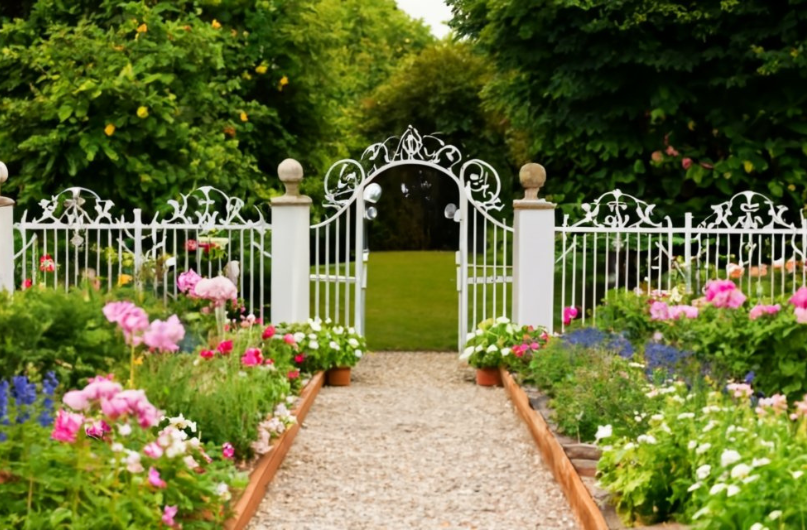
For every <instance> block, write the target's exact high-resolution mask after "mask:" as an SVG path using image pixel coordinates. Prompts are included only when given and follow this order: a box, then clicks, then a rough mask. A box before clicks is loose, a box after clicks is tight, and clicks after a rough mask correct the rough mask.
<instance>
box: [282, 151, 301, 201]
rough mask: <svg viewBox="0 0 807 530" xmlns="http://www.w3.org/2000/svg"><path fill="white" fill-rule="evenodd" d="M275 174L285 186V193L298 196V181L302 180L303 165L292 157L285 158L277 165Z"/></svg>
mask: <svg viewBox="0 0 807 530" xmlns="http://www.w3.org/2000/svg"><path fill="white" fill-rule="evenodd" d="M277 174H278V176H280V180H281V181H282V182H283V184H284V185H285V186H286V195H287V196H291V197H298V196H299V195H300V182H302V180H303V166H301V165H300V163H299V162H298V161H296V160H294V159H293V158H287V159H286V160H284V161H283V162H281V163H280V165H279V166H278V167H277Z"/></svg>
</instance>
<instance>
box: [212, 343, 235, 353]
mask: <svg viewBox="0 0 807 530" xmlns="http://www.w3.org/2000/svg"><path fill="white" fill-rule="evenodd" d="M216 349H217V350H218V351H219V353H221V354H222V355H227V354H229V353H230V352H231V351H233V341H231V340H223V341H221V342H220V343H219V345H218V346H217V347H216Z"/></svg>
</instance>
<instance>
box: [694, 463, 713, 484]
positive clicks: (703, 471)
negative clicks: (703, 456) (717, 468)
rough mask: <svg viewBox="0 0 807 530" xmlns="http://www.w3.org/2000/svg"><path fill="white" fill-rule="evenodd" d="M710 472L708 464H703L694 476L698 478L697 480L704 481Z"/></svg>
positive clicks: (710, 468)
mask: <svg viewBox="0 0 807 530" xmlns="http://www.w3.org/2000/svg"><path fill="white" fill-rule="evenodd" d="M711 472H712V466H710V465H709V464H704V465H702V466H701V467H699V468H698V469H697V470H696V471H695V475H696V476H697V477H698V480H705V479H706V477H708V476H709V473H711Z"/></svg>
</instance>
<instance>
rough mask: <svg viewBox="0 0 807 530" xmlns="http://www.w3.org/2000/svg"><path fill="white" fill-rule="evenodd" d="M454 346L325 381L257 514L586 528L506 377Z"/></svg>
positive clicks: (307, 522)
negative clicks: (346, 383) (516, 406)
mask: <svg viewBox="0 0 807 530" xmlns="http://www.w3.org/2000/svg"><path fill="white" fill-rule="evenodd" d="M472 378H473V371H472V370H471V369H469V368H468V367H467V366H463V365H461V364H460V363H459V362H458V361H457V358H456V355H455V354H451V353H377V354H371V355H369V356H367V357H365V359H363V360H362V362H361V363H360V364H359V366H358V367H357V368H355V369H354V370H353V383H352V386H350V387H346V388H334V387H325V388H323V389H322V391H321V392H320V394H319V396H317V399H316V401H315V403H314V406H313V407H312V409H311V411H310V412H309V413H308V417H307V418H306V421H305V423H304V425H303V429H302V430H301V431H300V433H299V434H298V435H297V439H296V440H295V442H294V445H293V446H292V448H291V450H290V451H289V454H288V456H287V457H286V461H285V462H284V463H283V466H282V467H281V469H280V471H279V473H278V475H277V476H276V477H275V479H274V481H273V482H272V484H271V486H270V487H269V490H268V492H267V495H266V498H265V499H264V501H263V503H262V504H261V506H260V508H259V510H258V513H257V514H256V515H255V517H254V518H253V522H252V524H251V525H250V527H249V528H250V529H251V530H258V529H270V528H271V529H273V530H274V529H294V530H298V529H299V530H304V529H311V530H314V529H316V530H337V529H340V530H341V529H344V530H348V529H349V530H354V529H356V530H358V529H391V530H392V529H396V530H397V529H408V528H418V529H421V528H423V529H430V528H441V529H442V528H448V529H451V528H454V529H469V528H475V529H483V528H484V529H504V530H509V529H514V530H515V529H531V528H541V529H561V528H576V526H577V525H576V524H575V523H574V518H573V516H572V514H571V511H570V509H569V506H568V504H567V502H566V499H565V498H564V497H563V493H561V491H560V487H559V486H558V485H557V483H556V482H555V481H554V479H553V478H552V475H551V473H550V472H549V470H548V469H546V468H545V467H544V466H543V464H542V462H541V457H540V455H539V453H538V451H537V449H536V448H535V445H534V443H533V441H532V439H531V438H530V436H529V434H528V433H527V430H526V428H525V427H524V425H522V423H521V420H520V419H519V418H518V417H517V415H516V413H515V412H514V410H513V408H512V406H511V405H510V403H509V401H508V399H507V396H506V395H505V393H504V391H503V390H502V389H501V388H480V387H477V386H476V385H475V384H473V382H472Z"/></svg>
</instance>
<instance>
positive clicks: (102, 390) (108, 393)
mask: <svg viewBox="0 0 807 530" xmlns="http://www.w3.org/2000/svg"><path fill="white" fill-rule="evenodd" d="M121 390H123V388H122V387H121V386H120V385H119V384H118V383H115V382H113V381H110V380H109V379H99V378H97V377H96V378H95V379H94V380H93V381H91V382H90V384H88V385H87V386H85V387H84V390H82V392H83V393H84V395H85V396H87V399H90V400H96V399H101V398H111V397H112V396H114V395H115V394H117V393H118V392H120V391H121Z"/></svg>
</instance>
